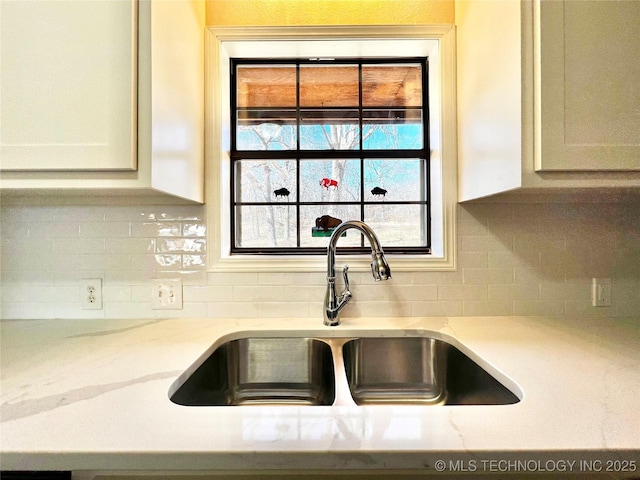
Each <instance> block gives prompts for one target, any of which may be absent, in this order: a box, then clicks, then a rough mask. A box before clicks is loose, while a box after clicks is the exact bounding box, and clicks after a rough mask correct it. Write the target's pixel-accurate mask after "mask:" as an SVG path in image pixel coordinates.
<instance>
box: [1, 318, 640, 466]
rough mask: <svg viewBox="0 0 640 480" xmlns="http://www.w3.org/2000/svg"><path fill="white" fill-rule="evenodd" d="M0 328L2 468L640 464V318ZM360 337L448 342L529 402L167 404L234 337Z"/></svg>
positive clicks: (83, 323) (39, 323)
mask: <svg viewBox="0 0 640 480" xmlns="http://www.w3.org/2000/svg"><path fill="white" fill-rule="evenodd" d="M0 327H1V342H2V343H1V364H0V365H1V375H2V380H1V399H2V405H1V410H0V420H1V422H0V435H1V437H0V445H1V451H0V454H1V457H0V460H1V462H2V469H3V470H93V471H101V470H113V469H117V470H121V471H126V470H154V471H158V470H162V471H193V470H200V471H203V470H212V471H213V470H216V471H219V470H237V469H242V470H271V469H283V468H286V469H288V470H318V469H323V470H331V469H340V470H349V469H351V470H362V469H371V470H373V469H382V468H385V469H402V470H406V469H409V470H420V471H433V472H436V471H440V470H441V469H444V470H446V469H452V468H454V467H456V466H457V467H460V468H466V467H470V466H471V465H475V468H476V469H478V470H479V471H485V472H486V471H487V468H491V465H496V468H499V467H498V466H499V465H500V464H499V463H494V464H491V463H479V462H489V461H493V462H500V461H502V462H503V463H502V465H503V466H504V465H509V468H512V467H511V465H513V466H514V467H513V468H516V465H520V466H521V467H517V468H525V469H527V468H528V469H534V470H536V471H538V472H540V471H545V470H543V468H547V470H546V471H558V470H559V469H560V463H558V462H563V461H564V462H581V461H590V462H593V461H594V460H595V461H601V462H603V463H602V465H603V469H602V471H605V470H604V467H606V465H607V463H606V462H609V463H610V464H611V465H614V460H615V461H622V462H627V463H626V465H627V467H628V469H629V472H633V471H636V470H638V469H640V395H638V392H640V348H638V346H639V345H640V318H616V319H605V318H589V319H584V318H583V319H578V318H575V319H574V318H565V317H562V318H544V317H477V318H476V317H474V318H469V317H465V318H462V317H460V318H458V317H456V318H451V317H433V318H395V319H391V318H368V319H367V318H362V319H352V318H346V319H344V321H343V324H342V325H341V326H339V327H324V326H323V325H322V321H321V320H320V319H318V320H316V319H227V320H220V319H165V320H149V319H146V320H46V321H45V320H16V321H9V320H5V321H2V322H0ZM363 330H369V331H371V330H375V331H376V334H381V335H386V334H395V335H407V334H415V333H416V331H417V332H424V333H425V334H428V335H429V334H431V335H434V336H439V337H441V338H446V339H448V340H450V341H452V342H454V343H455V344H456V345H457V346H459V347H460V348H463V349H464V350H465V351H467V352H471V354H470V356H472V358H473V359H474V360H476V361H478V363H480V364H481V365H482V366H483V367H485V368H486V369H488V370H490V371H491V372H492V373H493V374H494V376H496V378H498V379H500V380H501V381H503V383H505V385H507V384H508V386H511V387H512V389H513V390H516V391H517V392H516V393H518V394H519V396H521V401H520V402H518V403H516V404H513V405H486V406H482V405H477V406H381V405H376V406H373V405H372V406H361V407H358V406H355V405H334V406H315V407H309V406H245V407H185V406H180V405H176V404H174V403H172V402H171V401H170V400H169V396H168V391H169V388H170V387H171V385H172V383H173V382H174V381H175V380H176V378H177V377H178V375H180V374H181V373H182V372H183V371H184V370H185V369H187V368H188V367H189V366H190V365H192V364H193V363H194V362H195V361H196V360H197V359H198V358H199V357H200V356H201V355H203V354H204V353H205V352H206V351H207V350H209V349H211V348H212V347H215V346H216V345H217V344H220V343H222V341H223V340H224V339H225V338H228V337H229V336H231V337H233V336H238V335H239V333H241V332H253V334H255V335H266V334H273V333H278V332H279V333H280V334H287V335H293V334H301V335H304V336H336V337H342V336H344V337H351V336H358V335H362V333H363ZM439 460H440V461H444V462H445V463H438V461H439ZM456 461H457V462H462V463H455V462H456ZM507 461H520V462H521V463H520V464H516V463H513V464H508V463H504V462H507ZM473 462H475V464H474V463H473ZM523 462H537V463H529V464H527V463H523ZM540 462H546V463H540ZM550 462H551V463H550ZM632 462H633V464H634V465H636V466H635V467H634V468H633V470H630V469H631V467H630V465H631V464H632ZM568 465H570V463H566V464H565V468H568V467H567V466H568ZM573 465H574V466H572V469H574V468H578V467H577V465H578V463H574V464H573ZM615 465H622V463H616V464H615ZM442 467H444V468H442ZM616 468H618V467H616ZM482 469H483V470H482ZM488 471H491V470H488ZM636 475H637V473H636Z"/></svg>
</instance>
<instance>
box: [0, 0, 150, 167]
mask: <svg viewBox="0 0 640 480" xmlns="http://www.w3.org/2000/svg"><path fill="white" fill-rule="evenodd" d="M0 4H1V5H0V9H1V10H0V22H1V27H2V32H1V35H2V38H1V52H0V53H1V65H2V69H1V70H2V74H1V75H2V76H1V79H0V82H1V83H0V86H1V91H0V100H1V104H2V108H1V112H0V113H1V118H0V121H1V126H2V129H1V131H0V146H1V154H2V163H1V168H2V170H133V169H135V168H136V136H135V132H136V91H137V89H136V75H135V72H136V69H135V66H136V65H135V60H136V54H135V52H136V27H135V25H136V12H137V8H136V4H135V2H133V1H112V0H48V1H42V0H35V1H34V0H2V1H1V2H0Z"/></svg>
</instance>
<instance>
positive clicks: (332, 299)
mask: <svg viewBox="0 0 640 480" xmlns="http://www.w3.org/2000/svg"><path fill="white" fill-rule="evenodd" d="M350 228H355V229H356V230H360V231H361V232H362V233H363V234H364V236H365V237H367V239H368V240H369V245H370V246H371V258H372V260H371V274H372V275H373V278H374V279H375V281H376V282H379V281H380V280H387V279H389V278H391V269H390V268H389V264H388V263H387V260H386V259H385V258H384V252H383V251H382V247H381V246H380V241H379V240H378V237H377V236H376V234H375V232H374V231H373V230H372V229H371V227H370V226H369V225H367V224H366V223H364V222H360V221H358V220H349V221H346V222H342V223H341V224H340V225H338V226H337V227H336V228H335V230H334V231H333V234H332V235H331V238H330V239H329V246H328V247H327V293H326V294H325V296H324V324H325V325H327V326H330V327H334V326H336V325H340V318H339V315H340V311H341V310H342V309H343V308H344V307H345V306H346V305H347V303H349V300H351V296H352V295H351V291H349V276H348V275H347V272H348V270H349V266H348V265H345V266H344V269H343V270H342V275H343V276H344V290H342V292H340V295H336V246H337V243H338V239H339V238H340V235H342V234H343V233H344V232H345V231H346V230H349V229H350Z"/></svg>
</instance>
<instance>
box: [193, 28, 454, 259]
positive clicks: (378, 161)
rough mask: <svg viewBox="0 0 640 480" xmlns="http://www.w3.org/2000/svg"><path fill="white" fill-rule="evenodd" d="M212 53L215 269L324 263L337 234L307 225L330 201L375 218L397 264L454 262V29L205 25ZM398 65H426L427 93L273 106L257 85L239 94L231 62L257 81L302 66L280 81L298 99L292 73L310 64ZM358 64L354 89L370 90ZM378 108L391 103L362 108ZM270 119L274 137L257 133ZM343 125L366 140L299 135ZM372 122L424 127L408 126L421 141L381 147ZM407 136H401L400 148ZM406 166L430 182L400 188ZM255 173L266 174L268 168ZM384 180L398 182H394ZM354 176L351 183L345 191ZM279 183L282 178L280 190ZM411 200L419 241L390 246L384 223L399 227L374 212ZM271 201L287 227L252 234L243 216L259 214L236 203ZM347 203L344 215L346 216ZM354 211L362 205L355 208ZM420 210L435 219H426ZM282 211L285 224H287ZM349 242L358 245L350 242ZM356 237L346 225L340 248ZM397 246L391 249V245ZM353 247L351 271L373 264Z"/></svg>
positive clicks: (210, 192) (210, 164)
mask: <svg viewBox="0 0 640 480" xmlns="http://www.w3.org/2000/svg"><path fill="white" fill-rule="evenodd" d="M207 51H208V53H207V107H206V111H207V112H208V113H207V127H206V128H207V132H206V138H207V150H206V155H207V189H206V196H207V217H208V225H209V228H208V231H207V236H208V242H207V245H208V255H207V257H208V262H209V269H210V271H218V272H261V271H269V272H274V271H281V272H311V271H314V272H315V271H322V270H324V269H325V268H326V259H325V258H323V256H321V255H315V254H314V253H315V251H322V252H323V253H324V249H325V247H324V246H325V245H326V242H327V240H328V239H327V238H326V237H324V238H323V237H314V236H312V231H311V229H312V228H313V227H314V226H315V219H316V218H319V217H321V216H322V214H324V213H325V212H328V210H325V211H323V209H324V208H329V207H331V208H334V209H338V208H341V209H343V210H332V211H331V212H330V213H335V215H331V216H333V217H336V218H340V219H341V220H347V219H350V218H364V220H365V221H366V222H367V223H370V224H371V225H372V226H373V227H374V229H376V232H377V233H378V235H379V237H380V240H381V242H382V244H383V247H384V248H385V252H386V253H388V255H387V257H388V258H389V259H390V260H391V261H393V268H394V272H399V271H403V270H408V271H420V270H453V269H455V213H456V156H455V150H456V115H455V43H454V30H453V28H452V27H449V26H376V27H370V26H362V27H354V26H350V27H344V26H334V27H317V26H316V27H268V28H267V27H255V28H253V27H242V28H234V27H210V28H209V29H208V35H207ZM399 53H401V54H402V58H400V57H399V55H398V54H399ZM292 59H295V60H292ZM310 59H314V60H310ZM329 59H331V60H329ZM394 67H403V68H404V67H410V71H412V72H415V71H416V70H419V71H420V74H421V81H422V91H421V94H420V95H421V97H420V98H421V101H422V104H421V105H414V104H410V103H407V104H405V105H384V104H383V105H375V104H372V105H367V104H366V103H362V102H361V100H358V102H357V103H356V102H351V101H349V103H347V104H340V105H306V104H305V103H304V102H301V100H300V98H296V100H295V102H292V101H289V104H284V103H283V104H282V105H264V103H265V102H264V100H260V99H259V98H258V97H254V98H250V99H247V98H245V99H244V100H241V99H239V97H235V98H232V92H235V90H236V74H235V73H234V72H235V71H236V69H240V70H242V69H246V71H245V72H244V74H246V75H245V79H246V80H247V81H254V82H255V81H257V80H256V79H253V80H251V79H252V78H253V77H252V75H251V73H252V71H255V70H257V69H266V70H269V69H276V68H278V69H283V70H278V71H280V72H283V71H284V69H290V70H292V71H294V72H295V75H296V80H295V82H294V81H291V80H290V81H289V82H288V83H287V82H285V83H284V85H289V86H288V87H286V88H285V87H282V92H286V91H287V89H288V90H289V95H295V96H296V97H298V96H299V93H298V90H299V87H298V82H299V80H300V79H299V78H298V77H297V75H299V71H301V70H304V69H309V70H310V71H311V70H313V69H328V68H336V69H346V70H349V71H353V70H355V71H356V72H362V71H365V70H366V69H367V68H373V69H378V68H388V69H389V70H386V71H387V72H389V71H391V69H393V68H394ZM317 71H319V70H317ZM331 71H333V72H336V71H338V70H331ZM271 73H276V72H271ZM357 75H358V76H357V81H356V80H355V78H356V76H355V75H354V77H353V78H354V80H353V81H352V82H351V83H350V85H351V87H350V88H353V85H356V86H357V91H358V94H357V95H358V96H361V95H364V94H363V93H361V90H362V92H364V91H365V90H366V86H365V85H366V83H367V82H366V81H365V82H364V83H362V80H361V79H362V78H367V77H366V75H365V76H362V73H357ZM304 78H305V77H304V74H303V76H302V79H303V80H304ZM303 83H304V81H303ZM361 83H362V85H361ZM252 90H253V91H254V92H255V91H256V89H252ZM291 92H294V93H291ZM234 95H235V94H234ZM274 95H275V94H274ZM282 95H285V93H282ZM263 97H264V96H263ZM274 98H275V97H274ZM347 98H348V97H347ZM343 100H344V98H343ZM336 101H337V99H336ZM242 102H245V103H242ZM261 103H262V105H261ZM232 106H233V107H232ZM376 106H377V107H383V108H367V107H376ZM354 111H355V112H356V113H355V114H354ZM383 112H384V113H383ZM392 112H393V113H395V114H396V118H393V117H392V119H393V121H392V122H388V121H387V122H383V121H382V120H383V118H382V117H383V116H384V115H385V114H386V117H387V118H386V120H389V116H390V114H391V113H392ZM337 113H339V114H340V115H336V114H337ZM275 114H277V117H274V115H275ZM271 117H274V118H271ZM418 119H419V120H418ZM265 120H267V121H266V122H265ZM261 122H262V123H264V124H265V125H270V126H264V127H261V128H264V129H265V130H267V131H263V132H261V136H262V137H264V136H265V135H267V137H266V138H267V142H266V144H265V142H264V138H261V137H260V136H256V135H255V132H252V131H250V130H251V128H254V127H256V126H257V125H259V124H260V123H261ZM305 122H306V123H305ZM347 125H356V126H357V128H356V130H357V133H358V134H359V135H360V134H362V135H361V136H362V137H363V138H362V140H361V139H358V141H357V142H356V144H354V145H356V146H357V148H345V146H344V144H341V148H339V149H334V148H330V149H329V148H327V145H329V144H328V143H324V144H318V143H317V142H318V141H319V138H317V139H315V140H313V135H312V136H311V139H312V141H306V140H303V141H302V143H301V139H302V136H301V135H300V133H299V130H301V131H303V130H305V129H311V130H314V129H315V130H316V132H320V131H321V129H322V127H324V129H325V131H327V130H326V129H329V131H330V130H331V128H333V129H336V130H337V129H343V130H346V126H347ZM372 126H375V129H376V130H378V131H379V132H384V131H387V132H388V131H389V130H390V129H397V130H398V131H402V130H403V129H404V130H405V131H407V130H409V131H410V130H411V129H414V130H415V129H419V128H422V135H415V134H414V133H415V132H412V134H411V135H410V136H411V137H412V138H414V139H415V138H419V139H420V140H421V142H422V143H421V144H417V145H415V144H411V145H409V144H406V143H403V142H400V144H393V148H389V146H388V145H384V144H382V146H376V144H372V143H371V140H374V137H373V134H371V135H372V136H371V137H370V141H369V142H368V143H367V141H366V140H367V139H366V138H364V137H365V136H366V135H367V134H366V133H365V130H367V129H369V130H367V131H371V130H373V129H372V128H370V127H372ZM269 128H272V129H273V128H277V129H279V130H280V132H279V134H278V135H275V134H269V132H268V129H269ZM236 130H237V131H236ZM242 130H245V131H244V132H242ZM356 130H353V131H354V132H355V131H356ZM238 131H239V132H240V133H239V135H240V141H239V142H238V141H237V138H238ZM285 132H287V133H286V134H285ZM394 137H395V138H396V140H397V139H398V138H401V137H402V135H395V136H391V137H389V138H394ZM232 139H233V142H234V144H233V145H232ZM305 142H306V143H305ZM258 145H259V146H258ZM266 145H269V147H270V148H267V146H266ZM400 146H402V147H403V148H398V147H400ZM323 157H324V158H323ZM269 162H271V163H269ZM259 165H260V166H259ZM334 165H336V167H334ZM391 165H395V167H396V168H400V167H401V168H400V171H401V172H402V174H400V173H397V172H395V173H394V172H391V173H388V172H386V173H385V172H380V169H381V168H382V167H384V166H386V167H387V168H388V167H389V166H391ZM232 166H233V169H232ZM265 166H266V167H265ZM333 168H336V172H337V173H340V169H343V170H344V172H343V173H342V177H341V178H342V181H341V182H340V183H339V184H338V188H337V189H336V188H335V185H333V184H332V182H331V180H338V179H337V178H334V177H335V176H337V175H335V174H334V170H333ZM265 171H266V172H273V173H271V176H270V177H269V182H270V184H269V183H267V182H266V180H265V178H267V177H265ZM369 172H374V173H369ZM405 174H406V175H411V176H413V177H415V178H418V179H420V182H421V183H419V184H420V185H421V187H415V188H414V190H413V191H411V190H410V189H408V188H406V183H405V184H404V185H405V188H404V189H398V188H397V187H395V185H396V184H397V183H398V180H397V178H402V175H405ZM247 175H248V177H247V179H250V180H251V176H253V177H254V178H253V179H252V180H251V181H249V182H248V183H246V182H244V183H243V180H242V178H243V177H245V176H247ZM260 175H262V176H263V177H264V178H259V177H260ZM375 175H378V176H377V177H376V176H375ZM425 177H426V179H425ZM238 178H240V179H241V180H237V179H238ZM256 178H257V179H258V180H257V181H256ZM325 178H326V179H327V180H328V182H323V183H326V184H327V185H326V187H324V186H321V185H320V182H321V181H323V179H325ZM382 179H384V181H385V183H382ZM378 180H380V181H378ZM252 182H253V183H252ZM389 186H391V188H387V187H389ZM315 187H318V188H315ZM343 187H344V188H343ZM347 187H348V188H350V189H351V192H350V193H349V194H347V192H348V188H347ZM375 187H379V188H380V189H382V190H387V192H386V194H385V195H384V196H381V194H380V195H374V193H373V192H372V190H374V188H375ZM283 188H284V189H285V190H286V191H288V192H289V195H288V196H287V195H286V194H285V191H284V190H281V189H283ZM420 188H422V191H419V190H420ZM258 190H259V191H258ZM276 190H279V194H278V195H277V196H276V194H275V191H276ZM405 190H406V191H405ZM376 192H380V191H379V190H377V191H376ZM339 193H340V195H339ZM348 195H350V197H349V196H348ZM392 202H397V205H394V204H393V203H392ZM409 202H416V203H415V204H414V205H411V207H412V208H415V209H416V210H415V211H416V213H415V218H417V219H418V221H414V222H412V228H414V233H412V234H411V235H407V236H404V234H403V238H408V239H410V241H405V242H404V243H402V242H396V243H395V244H394V245H391V244H390V242H389V241H388V240H387V238H390V236H388V235H387V233H386V232H385V231H384V229H385V227H389V228H390V229H391V227H390V226H389V225H386V224H384V222H379V223H376V219H377V218H381V217H376V215H382V213H378V212H380V211H381V210H382V209H387V210H392V209H393V208H406V207H407V205H409ZM267 204H268V205H269V206H273V207H274V208H273V211H274V217H275V215H278V213H277V212H278V211H279V210H285V211H286V210H292V212H286V213H287V214H286V215H284V214H282V216H281V217H275V219H276V221H281V222H282V224H281V225H280V226H279V227H278V228H280V229H281V230H280V233H281V234H282V236H281V238H280V239H278V238H277V237H276V234H275V232H276V228H275V225H274V229H273V230H271V232H273V233H269V232H268V231H264V230H263V232H265V233H264V234H263V233H259V234H257V235H255V236H254V237H253V240H252V237H251V235H253V232H251V231H249V230H247V229H246V228H245V229H244V230H241V231H240V232H239V229H242V228H243V227H242V225H241V223H239V222H242V221H243V220H246V219H247V218H251V217H247V214H246V211H245V212H241V216H240V217H236V211H237V210H238V209H245V210H246V209H248V208H250V207H258V208H263V207H265V206H266V205H267ZM314 209H315V210H314ZM347 209H352V210H347ZM345 210H346V211H347V214H344V215H343V214H342V211H345ZM363 210H364V216H362V211H363ZM256 211H257V208H256ZM351 211H353V215H351V214H349V213H350V212H351ZM263 212H266V210H263ZM266 215H268V213H265V214H264V215H263V216H262V217H260V216H259V215H256V216H254V217H253V220H252V221H253V222H257V223H258V224H261V223H265V222H264V219H265V217H266ZM298 215H300V218H298ZM368 215H369V216H368ZM424 218H426V219H427V220H430V221H428V222H427V221H423V220H422V219H424ZM287 219H288V220H289V221H290V224H289V226H287V227H286V228H285V227H284V225H286V224H287V223H286V222H287ZM301 219H302V220H301ZM294 220H295V223H294ZM251 228H256V230H255V231H257V232H260V230H257V229H258V228H260V225H255V224H254V225H251ZM285 232H286V235H284V233H285ZM348 233H349V234H350V233H352V232H351V231H349V232H348ZM250 234H251V235H250ZM270 235H271V237H269V236H270ZM287 235H288V237H287ZM298 237H300V240H299V241H298ZM282 239H286V242H284V243H280V242H281V241H284V240H282ZM254 240H255V243H252V242H253V241H254ZM287 242H288V243H287ZM298 242H299V243H298ZM316 242H317V243H316ZM350 242H351V243H350ZM348 244H350V245H351V246H350V247H347V245H348ZM264 245H267V247H264ZM264 248H267V249H271V250H269V251H268V252H267V253H270V254H269V255H256V254H254V252H258V253H260V252H262V251H263V249H264ZM358 248H360V238H359V236H358V235H355V236H354V237H353V238H351V236H350V235H349V236H348V237H345V238H344V239H341V241H340V249H341V250H345V249H347V250H349V249H352V250H350V252H351V251H352V252H353V253H358ZM396 248H397V250H394V251H395V252H396V254H394V253H391V252H390V249H396ZM254 249H255V250H254ZM232 252H233V253H232ZM427 252H428V253H427ZM292 253H296V254H292ZM349 257H350V258H349V259H348V262H349V265H350V266H351V268H352V270H355V271H357V270H358V269H362V270H363V271H366V270H368V268H369V265H368V256H366V255H360V254H359V253H358V254H357V255H353V256H351V255H349Z"/></svg>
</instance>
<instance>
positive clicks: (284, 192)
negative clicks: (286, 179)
mask: <svg viewBox="0 0 640 480" xmlns="http://www.w3.org/2000/svg"><path fill="white" fill-rule="evenodd" d="M290 193H291V192H290V191H289V190H287V189H286V188H284V187H282V188H279V189H277V190H274V191H273V194H274V195H275V196H276V198H278V197H288V196H289V194H290Z"/></svg>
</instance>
